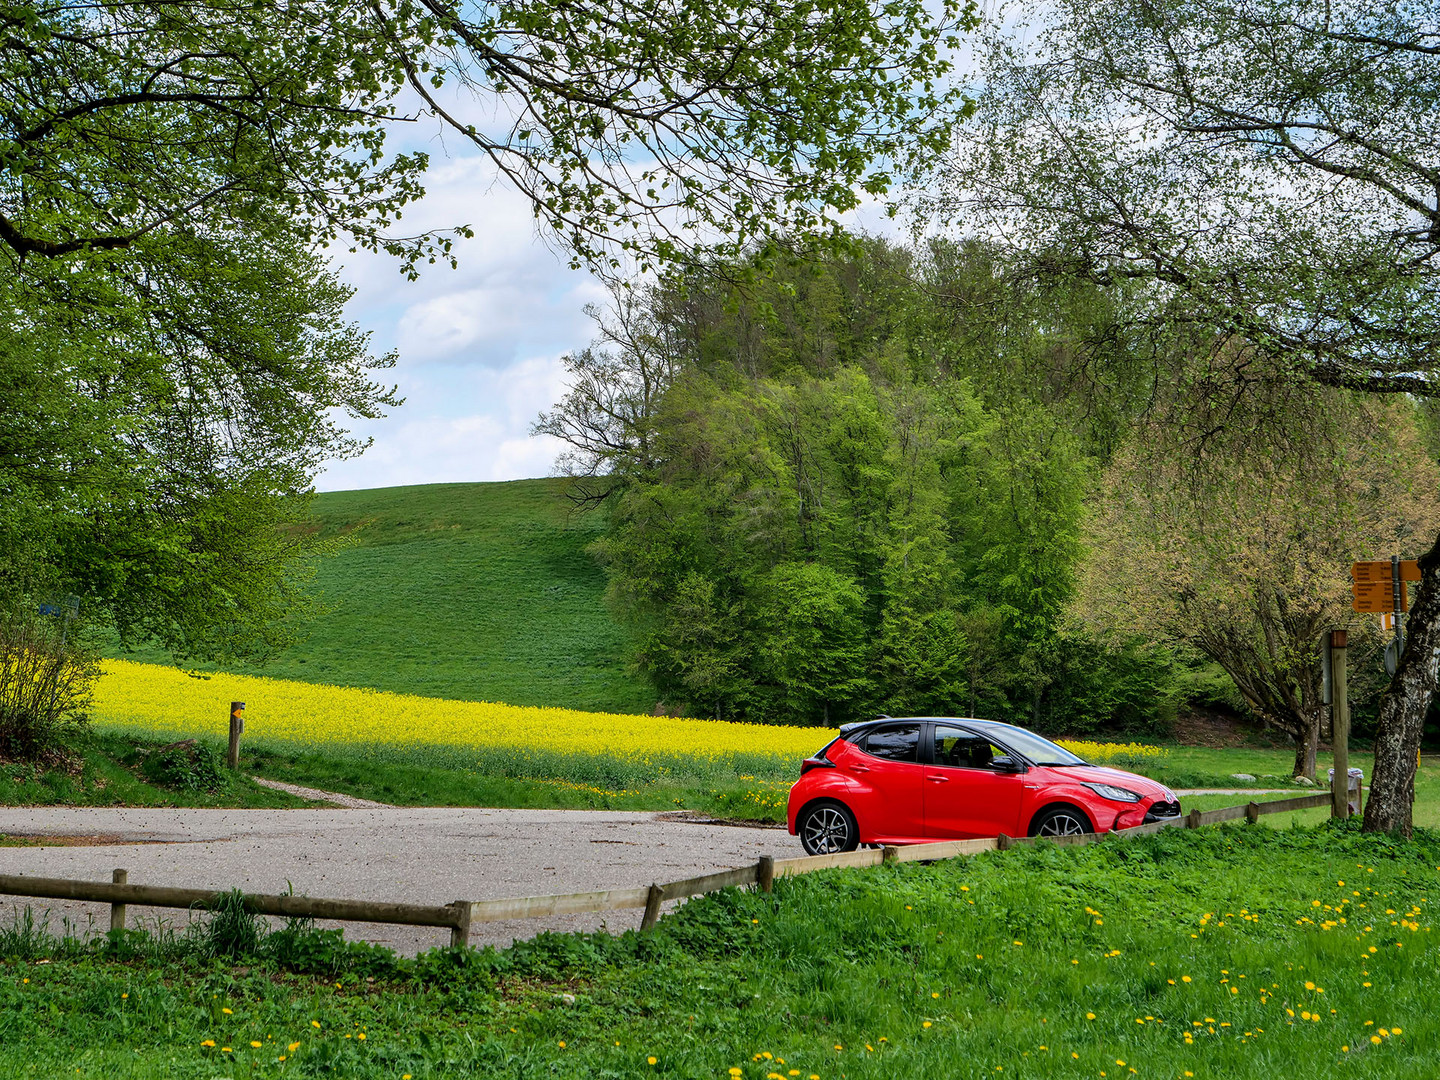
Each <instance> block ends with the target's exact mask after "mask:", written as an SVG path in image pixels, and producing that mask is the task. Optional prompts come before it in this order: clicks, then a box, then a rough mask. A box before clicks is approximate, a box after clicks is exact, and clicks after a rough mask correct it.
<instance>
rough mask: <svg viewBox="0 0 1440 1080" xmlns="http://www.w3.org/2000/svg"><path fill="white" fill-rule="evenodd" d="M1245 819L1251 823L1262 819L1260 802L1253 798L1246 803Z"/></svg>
mask: <svg viewBox="0 0 1440 1080" xmlns="http://www.w3.org/2000/svg"><path fill="white" fill-rule="evenodd" d="M1245 820H1246V821H1248V822H1249V823H1250V824H1251V825H1254V824H1255V823H1256V822H1257V821H1259V820H1260V804H1259V803H1258V802H1254V801H1253V800H1252V801H1251V802H1248V803H1246V804H1245Z"/></svg>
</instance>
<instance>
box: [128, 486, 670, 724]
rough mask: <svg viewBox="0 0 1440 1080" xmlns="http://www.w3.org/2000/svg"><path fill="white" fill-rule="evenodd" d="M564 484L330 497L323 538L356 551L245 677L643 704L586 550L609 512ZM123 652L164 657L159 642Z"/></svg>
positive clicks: (335, 567)
mask: <svg viewBox="0 0 1440 1080" xmlns="http://www.w3.org/2000/svg"><path fill="white" fill-rule="evenodd" d="M559 485H560V481H556V480H516V481H511V482H508V483H502V484H428V485H423V486H417V487H402V488H380V489H376V490H370V491H341V492H330V493H326V494H322V495H320V496H318V497H317V499H316V500H315V505H314V517H315V520H316V522H317V525H318V527H319V531H320V533H321V534H322V535H324V536H345V537H347V538H348V539H349V540H350V541H352V543H353V546H351V547H348V548H346V549H345V550H343V551H341V552H340V553H339V554H338V555H336V556H334V557H333V558H329V559H326V560H323V561H322V562H321V564H320V566H319V568H318V571H317V575H316V581H315V588H316V591H317V592H318V594H319V596H320V598H321V600H322V601H323V603H324V604H325V605H326V606H327V608H328V610H327V611H326V612H325V613H324V614H323V615H321V616H320V617H319V618H318V619H316V620H315V622H314V623H313V624H311V626H310V627H309V631H308V635H309V636H308V638H307V640H306V641H304V642H303V643H302V644H300V645H298V646H296V647H294V648H292V649H290V650H288V651H287V652H285V653H283V654H282V655H280V656H279V657H277V658H276V659H275V660H274V661H273V662H271V663H269V664H267V665H265V666H264V667H263V668H258V669H256V668H236V669H235V670H237V671H240V672H242V673H244V674H254V675H266V676H270V677H272V678H278V679H298V680H301V681H303V682H315V683H333V684H338V685H344V686H366V687H374V688H376V689H381V690H393V691H396V692H400V693H412V694H423V695H426V696H429V697H443V698H459V699H463V700H469V701H502V702H506V703H507V704H511V705H550V706H564V707H567V708H575V709H589V710H600V711H611V712H649V711H650V709H651V708H652V707H653V706H654V704H655V699H654V695H653V692H652V691H651V690H650V689H649V687H648V686H647V685H646V684H645V683H644V682H643V681H642V680H640V679H638V678H636V677H633V676H631V675H630V674H628V673H627V670H626V666H625V663H624V655H623V654H624V636H623V633H622V631H621V630H620V628H619V627H618V626H617V625H616V624H615V623H614V621H613V620H612V619H611V618H610V615H609V613H608V611H607V610H606V608H605V604H604V591H605V576H604V573H603V572H602V571H601V569H600V568H599V567H598V566H597V565H596V564H595V562H594V560H593V559H592V558H591V557H590V556H589V555H588V554H586V551H585V548H586V546H587V545H588V544H589V543H590V542H591V541H592V540H594V539H595V537H596V536H597V535H598V530H599V528H600V524H601V523H600V521H599V519H598V518H597V517H596V516H595V515H583V514H575V513H574V512H573V511H572V510H571V508H570V504H569V503H568V502H567V501H566V500H565V499H564V497H563V496H562V495H561V494H560V486H559ZM116 655H125V656H126V657H127V658H129V659H134V660H142V661H147V662H151V663H165V662H167V661H168V657H166V656H164V655H163V654H160V653H158V652H155V651H153V650H140V651H137V652H134V653H126V654H118V653H117V654H116Z"/></svg>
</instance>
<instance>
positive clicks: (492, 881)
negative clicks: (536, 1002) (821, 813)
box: [0, 807, 804, 954]
mask: <svg viewBox="0 0 1440 1080" xmlns="http://www.w3.org/2000/svg"><path fill="white" fill-rule="evenodd" d="M0 834H3V835H8V836H29V837H52V836H53V837H55V838H56V843H54V844H48V845H44V846H36V847H0V873H5V874H32V875H36V876H42V877H64V878H79V879H88V880H95V881H109V880H110V872H111V870H112V869H114V868H116V867H123V868H124V869H126V870H128V871H129V874H130V878H129V879H130V881H131V883H133V884H137V885H139V884H146V885H175V886H182V887H190V888H240V889H243V890H245V891H246V892H266V893H276V892H284V891H286V889H287V888H288V887H289V886H291V885H293V886H294V890H295V892H297V893H302V894H305V895H309V896H323V897H337V898H346V899H356V900H389V901H400V902H407V903H415V904H427V905H440V904H446V903H449V902H450V901H452V900H455V899H460V898H463V899H467V900H488V899H495V898H500V897H507V896H538V895H545V894H550V893H568V892H585V891H589V890H591V889H603V888H634V887H638V886H644V885H648V884H650V883H651V882H660V883H664V882H667V881H675V880H678V879H680V878H685V877H690V876H692V875H696V874H703V873H708V872H711V871H716V870H723V869H729V868H731V867H739V866H743V865H745V864H746V863H753V862H755V861H756V860H757V859H759V857H760V856H761V855H773V856H775V857H777V858H790V857H794V856H798V855H802V854H804V852H803V851H802V850H801V848H800V844H799V841H798V840H796V838H795V837H793V836H790V835H789V834H788V833H786V832H784V831H783V830H775V829H750V828H736V827H732V826H723V825H704V824H695V823H692V822H683V821H664V820H659V819H658V815H653V814H649V813H626V812H621V811H599V810H485V809H468V808H466V809H452V808H435V807H425V808H413V809H412V808H357V809H334V810H330V809H323V810H310V809H300V810H194V809H190V810H183V809H182V810H172V809H155V808H149V807H143V808H142V807H136V808H114V809H111V808H104V809H91V808H56V807H0ZM65 837H70V838H72V839H71V841H70V844H69V845H66V844H65V843H64V838H65ZM80 838H87V839H80ZM77 840H78V841H79V845H80V846H76V843H77ZM0 903H3V908H0V910H3V911H5V914H4V915H0V918H7V919H8V917H9V914H8V913H9V910H10V909H12V908H17V907H21V906H24V905H25V904H26V903H29V904H30V905H31V906H32V907H33V908H34V909H35V910H36V911H37V913H38V912H40V911H42V910H43V911H48V912H49V915H50V918H51V921H52V925H53V926H56V927H57V928H58V926H59V924H60V921H61V919H62V918H68V919H70V920H72V922H75V923H77V924H79V925H80V926H82V927H83V926H85V925H86V924H87V922H88V923H93V924H94V926H95V927H98V928H99V930H101V931H103V930H104V928H105V926H106V925H108V923H107V919H108V908H106V907H105V906H104V905H101V904H81V903H72V902H69V901H48V900H39V899H36V900H29V901H27V900H23V899H20V898H4V900H3V901H0ZM130 910H131V925H132V926H133V925H136V924H137V922H138V923H139V924H145V923H147V922H153V921H154V920H155V919H156V918H160V919H164V920H166V921H168V922H170V923H171V924H180V923H183V922H184V921H185V919H186V918H187V915H186V913H185V912H181V911H173V910H171V911H161V910H158V909H153V908H141V907H132V908H131V909H130ZM639 923H640V912H639V911H638V910H636V911H618V912H607V913H603V914H594V915H569V916H556V917H553V918H548V919H526V920H517V921H515V922H506V923H490V924H484V925H479V926H477V927H476V928H475V930H474V932H473V933H472V935H471V941H472V943H474V944H496V945H506V944H509V942H510V941H511V940H513V939H514V938H517V937H531V936H533V935H535V934H537V933H539V932H541V931H542V930H596V929H599V928H601V927H602V926H607V927H608V928H609V929H612V930H616V931H619V930H624V929H627V928H630V927H636V926H638V925H639ZM448 933H449V932H448V931H446V930H443V929H435V928H429V927H406V926H384V925H378V924H371V923H348V924H346V934H347V936H349V937H359V938H363V939H365V940H368V941H374V942H380V943H383V944H385V945H388V946H390V947H391V948H394V949H396V950H398V951H400V952H404V953H407V954H413V953H415V952H417V951H419V950H422V949H427V948H431V947H434V946H437V945H443V944H445V943H446V942H447V941H448Z"/></svg>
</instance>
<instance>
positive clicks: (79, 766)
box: [0, 733, 309, 807]
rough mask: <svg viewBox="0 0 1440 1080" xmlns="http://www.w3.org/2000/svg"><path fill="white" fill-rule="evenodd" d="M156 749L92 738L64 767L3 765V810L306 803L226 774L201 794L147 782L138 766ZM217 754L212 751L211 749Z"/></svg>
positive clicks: (111, 737)
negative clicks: (48, 807) (149, 752)
mask: <svg viewBox="0 0 1440 1080" xmlns="http://www.w3.org/2000/svg"><path fill="white" fill-rule="evenodd" d="M158 745H160V744H158V743H155V742H153V741H150V742H146V741H143V740H136V739H133V738H127V737H125V736H123V735H117V734H111V733H91V734H90V735H88V736H85V737H83V738H81V739H79V740H77V741H76V742H75V743H74V744H73V745H72V746H71V747H70V748H69V754H70V760H69V761H68V762H66V763H64V764H50V765H36V764H32V763H27V762H6V763H0V806H216V807H290V806H307V805H309V804H308V803H306V802H305V801H304V800H303V799H297V798H295V797H294V796H293V795H287V794H286V793H284V792H282V791H273V790H271V789H269V788H264V787H261V786H260V785H259V784H256V783H255V782H254V781H252V780H251V779H250V778H249V777H248V776H245V775H243V774H241V775H232V774H228V773H227V774H224V775H222V776H221V777H220V778H219V782H218V783H216V784H213V785H212V784H206V785H204V786H201V787H197V788H189V787H184V786H175V785H168V784H165V783H163V782H157V781H155V780H153V779H148V778H146V777H145V776H144V775H143V774H142V773H141V770H140V767H139V761H140V758H141V755H142V753H143V752H144V751H146V750H153V749H154V748H155V747H157V746H158ZM211 752H212V753H213V752H214V751H213V748H211Z"/></svg>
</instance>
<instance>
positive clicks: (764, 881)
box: [755, 855, 775, 892]
mask: <svg viewBox="0 0 1440 1080" xmlns="http://www.w3.org/2000/svg"><path fill="white" fill-rule="evenodd" d="M755 883H756V884H757V885H759V886H760V891H761V892H770V891H771V890H772V889H774V888H775V858H774V856H772V855H761V856H760V864H759V865H758V866H757V867H756V868H755Z"/></svg>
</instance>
